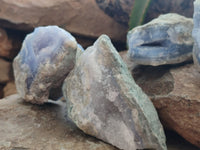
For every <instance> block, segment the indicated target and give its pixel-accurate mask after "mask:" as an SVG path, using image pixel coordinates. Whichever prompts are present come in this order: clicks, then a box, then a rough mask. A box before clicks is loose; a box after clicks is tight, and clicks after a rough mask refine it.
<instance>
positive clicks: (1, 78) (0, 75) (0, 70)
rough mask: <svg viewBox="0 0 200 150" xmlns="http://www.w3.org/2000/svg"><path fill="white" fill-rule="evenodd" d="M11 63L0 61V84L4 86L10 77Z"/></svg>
mask: <svg viewBox="0 0 200 150" xmlns="http://www.w3.org/2000/svg"><path fill="white" fill-rule="evenodd" d="M11 67H12V65H11V63H10V62H8V61H5V60H4V59H0V83H3V84H5V83H6V82H8V81H9V80H10V77H11Z"/></svg>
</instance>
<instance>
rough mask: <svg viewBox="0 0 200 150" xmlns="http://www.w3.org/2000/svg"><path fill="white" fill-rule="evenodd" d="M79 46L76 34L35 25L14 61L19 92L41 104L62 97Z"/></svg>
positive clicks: (30, 100) (52, 27)
mask: <svg viewBox="0 0 200 150" xmlns="http://www.w3.org/2000/svg"><path fill="white" fill-rule="evenodd" d="M77 48H80V46H78V44H77V42H76V40H75V38H74V37H73V36H72V35H71V34H70V33H69V32H67V31H65V30H63V29H61V28H59V27H57V26H46V27H38V28H35V30H34V32H33V33H30V34H28V35H27V36H26V38H25V40H24V42H23V45H22V48H21V51H20V52H19V54H18V55H17V56H16V58H15V59H14V62H13V68H14V76H15V82H16V87H17V91H18V93H19V95H20V96H21V97H22V98H23V99H24V100H25V101H28V102H31V103H37V104H43V103H44V102H47V101H48V98H52V99H54V100H56V99H58V98H59V97H61V96H62V92H61V85H62V82H63V80H64V79H65V78H66V76H67V74H68V73H69V72H70V71H71V70H72V69H73V67H74V64H75V58H76V51H77ZM49 95H50V97H49Z"/></svg>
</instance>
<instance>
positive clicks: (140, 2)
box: [129, 0, 151, 30]
mask: <svg viewBox="0 0 200 150" xmlns="http://www.w3.org/2000/svg"><path fill="white" fill-rule="evenodd" d="M150 2H151V0H135V2H134V6H133V9H132V12H131V16H130V20H129V30H131V29H132V28H134V27H136V26H138V25H141V24H142V23H143V20H144V17H145V15H146V12H147V8H148V6H149V4H150Z"/></svg>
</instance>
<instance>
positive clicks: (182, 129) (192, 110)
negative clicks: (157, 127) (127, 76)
mask: <svg viewBox="0 0 200 150" xmlns="http://www.w3.org/2000/svg"><path fill="white" fill-rule="evenodd" d="M133 77H134V78H135V81H136V83H137V84H138V85H139V86H140V87H141V88H142V89H143V91H144V92H145V93H147V94H148V95H149V97H150V98H151V100H152V102H153V103H154V106H155V107H156V109H157V111H158V114H159V117H160V119H161V121H162V122H163V125H166V126H167V127H168V128H170V129H173V130H175V131H176V132H177V133H178V134H180V135H181V136H182V137H184V138H185V139H186V140H187V141H189V142H191V143H192V144H194V145H196V146H198V147H199V148H200V128H199V127H200V92H199V88H200V74H199V72H198V71H197V70H196V69H195V67H194V65H193V64H186V65H179V66H175V67H172V68H170V67H169V66H159V67H147V66H146V67H145V66H143V67H139V68H137V69H134V70H133Z"/></svg>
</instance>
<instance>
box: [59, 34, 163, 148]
mask: <svg viewBox="0 0 200 150" xmlns="http://www.w3.org/2000/svg"><path fill="white" fill-rule="evenodd" d="M63 94H64V96H65V98H66V100H67V111H68V116H69V117H70V118H71V119H72V120H73V121H74V123H75V124H76V125H77V126H78V127H79V128H80V129H82V130H83V131H84V132H85V133H87V134H90V135H93V136H95V137H97V138H99V139H102V140H103V141H106V142H108V143H111V144H112V145H114V146H116V147H118V148H120V149H124V150H136V149H145V148H152V149H157V150H165V149H166V145H165V135H164V132H163V128H162V125H161V124H160V121H159V119H158V116H157V113H156V111H155V108H154V106H153V104H152V103H151V101H150V100H149V99H148V97H147V96H146V95H145V94H144V93H143V92H142V90H141V89H140V88H139V87H138V86H137V85H136V84H135V82H134V80H133V78H132V77H131V74H130V72H129V71H128V68H127V66H126V65H125V63H124V62H123V61H122V59H121V57H120V56H119V54H118V52H117V51H116V49H115V48H114V47H113V45H112V43H111V41H110V39H109V38H108V37H107V36H105V35H102V36H101V37H99V39H98V40H97V41H96V42H95V43H94V45H93V46H91V47H89V48H88V49H86V51H84V52H83V53H82V55H80V57H79V58H78V60H77V62H76V65H75V68H74V69H73V70H72V71H71V72H70V74H69V75H68V77H67V78H66V80H65V82H64V85H63Z"/></svg>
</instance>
